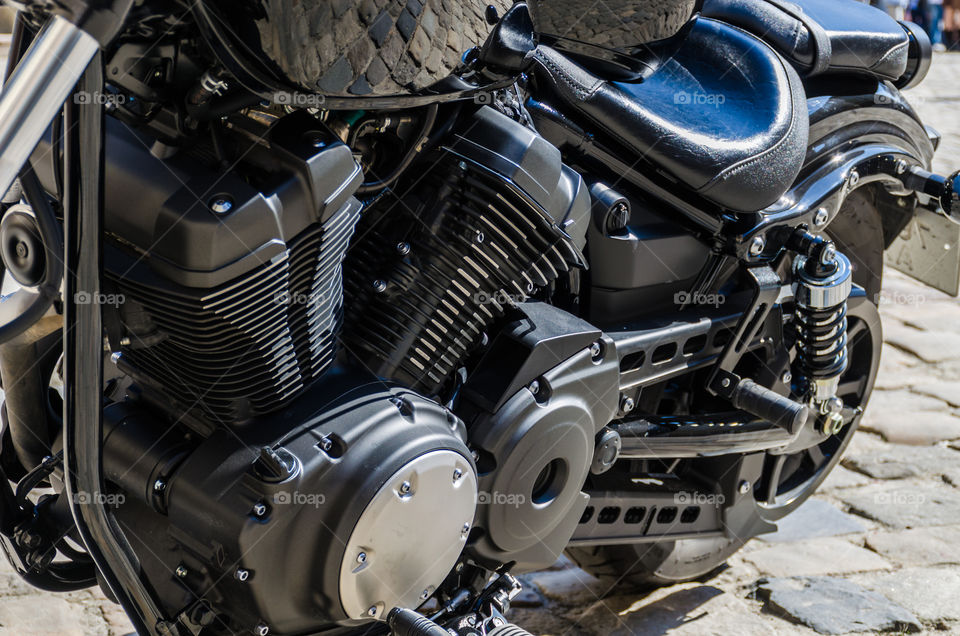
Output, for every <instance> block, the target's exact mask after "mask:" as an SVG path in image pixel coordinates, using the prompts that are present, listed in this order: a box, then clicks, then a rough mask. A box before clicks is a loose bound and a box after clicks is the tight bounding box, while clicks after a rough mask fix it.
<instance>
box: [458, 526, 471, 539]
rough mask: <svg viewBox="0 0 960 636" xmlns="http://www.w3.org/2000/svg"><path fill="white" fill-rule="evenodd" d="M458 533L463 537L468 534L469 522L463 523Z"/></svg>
mask: <svg viewBox="0 0 960 636" xmlns="http://www.w3.org/2000/svg"><path fill="white" fill-rule="evenodd" d="M460 534H461V535H462V536H464V537H465V536H467V535H468V534H470V524H469V523H465V524H463V527H462V528H460Z"/></svg>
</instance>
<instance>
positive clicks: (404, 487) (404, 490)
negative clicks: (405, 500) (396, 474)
mask: <svg viewBox="0 0 960 636" xmlns="http://www.w3.org/2000/svg"><path fill="white" fill-rule="evenodd" d="M412 489H413V486H411V485H410V482H409V481H405V482H403V483H402V484H400V494H401V495H409V494H410V491H411V490H412Z"/></svg>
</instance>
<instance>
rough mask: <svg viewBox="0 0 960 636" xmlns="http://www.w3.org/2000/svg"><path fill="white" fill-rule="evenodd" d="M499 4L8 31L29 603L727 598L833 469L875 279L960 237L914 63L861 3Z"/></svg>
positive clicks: (273, 605) (895, 33) (167, 633)
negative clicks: (697, 584) (563, 569)
mask: <svg viewBox="0 0 960 636" xmlns="http://www.w3.org/2000/svg"><path fill="white" fill-rule="evenodd" d="M493 2H494V4H491V5H489V6H486V5H485V4H484V3H482V2H480V1H479V0H460V1H459V2H458V1H456V0H362V1H358V2H353V1H352V0H300V1H299V2H294V1H292V0H242V1H241V0H196V1H194V0H190V1H188V0H136V1H134V0H42V1H41V0H24V1H22V2H10V3H9V4H13V5H15V6H16V8H17V9H18V10H19V13H18V18H17V21H16V30H15V33H14V37H13V43H12V47H11V53H10V64H9V68H8V73H7V77H8V79H7V81H6V84H5V86H4V88H3V91H2V94H0V192H5V193H6V194H5V196H4V197H3V202H2V212H3V216H2V222H0V255H2V260H3V267H4V270H3V271H4V278H3V282H4V291H5V292H7V293H6V294H5V295H3V296H2V299H0V312H2V314H3V316H2V319H0V322H2V323H3V324H2V326H0V342H2V345H0V373H2V383H3V390H4V407H5V408H4V409H3V411H2V415H3V436H2V453H0V469H2V472H3V474H2V475H0V488H2V490H0V537H2V543H3V547H4V551H5V553H6V555H7V557H8V559H9V560H10V561H11V563H12V564H13V565H14V567H15V568H16V570H17V571H18V572H19V574H20V575H21V576H22V577H23V578H24V579H25V580H26V581H28V582H29V583H30V584H32V585H34V586H36V587H39V588H42V589H46V590H52V591H69V590H76V589H80V588H85V587H89V586H93V585H98V584H99V585H100V587H101V588H102V589H103V590H104V592H105V593H106V594H107V595H108V596H110V597H111V598H112V599H114V600H116V601H117V602H118V603H120V604H121V605H122V606H123V608H124V609H125V610H126V612H127V613H128V614H129V616H130V619H131V621H132V622H133V624H134V625H135V627H136V629H137V631H138V632H139V633H141V634H152V635H157V636H172V635H175V634H176V635H197V634H250V633H252V634H256V635H258V636H264V635H266V634H320V633H322V634H378V633H392V634H396V635H406V636H412V635H433V636H443V635H448V634H454V635H460V636H466V635H484V634H496V635H497V636H516V635H520V634H525V633H526V632H524V631H523V630H522V629H521V628H519V627H517V626H514V625H511V624H509V623H508V620H507V618H506V615H507V612H508V609H509V604H510V601H511V599H512V598H513V597H514V596H515V595H516V593H517V592H519V590H520V584H519V583H518V581H517V579H516V578H515V577H514V575H515V574H517V573H520V572H524V571H531V570H537V569H542V568H545V567H548V566H550V565H551V564H553V563H554V562H555V561H556V560H557V558H558V557H559V556H560V555H561V554H562V553H563V552H564V551H566V553H567V554H568V555H569V556H570V557H571V558H572V559H573V560H574V561H576V563H578V564H579V565H580V566H581V567H583V568H585V569H586V570H587V571H589V572H591V573H593V574H594V575H596V576H597V577H600V578H607V579H609V580H610V582H611V584H612V583H614V582H617V583H619V584H620V585H638V584H668V583H672V582H677V581H683V580H688V579H691V578H695V577H699V576H702V575H704V574H706V573H709V572H711V571H712V570H714V569H715V568H717V567H718V566H719V565H721V564H722V563H723V561H724V560H725V559H726V558H727V557H729V556H730V555H731V554H732V553H733V552H735V551H736V550H738V549H739V548H740V547H741V546H743V545H744V543H745V542H746V541H747V540H749V539H750V538H751V537H754V536H756V535H758V534H761V533H765V532H770V531H773V530H774V529H775V528H776V522H777V520H778V519H780V518H782V517H783V516H785V515H787V514H789V513H790V512H791V511H793V510H794V509H796V508H797V507H798V506H799V505H800V504H801V503H802V502H803V501H804V500H805V499H807V498H808V497H809V496H810V495H811V493H812V492H813V491H814V490H815V489H816V488H817V486H818V485H819V484H820V483H821V482H822V481H823V479H824V478H825V477H826V475H827V473H828V472H829V471H830V470H831V468H833V467H834V466H835V465H836V463H837V462H838V460H839V458H840V456H841V454H842V453H843V451H844V448H845V447H846V446H847V444H848V443H849V442H850V439H851V437H852V436H853V434H854V431H855V430H856V428H857V424H858V421H859V419H860V417H861V415H862V413H863V409H864V407H865V406H866V403H867V400H868V398H869V396H870V392H871V389H872V387H873V383H874V378H875V376H876V373H877V366H878V358H879V354H880V344H881V326H880V318H879V315H878V312H877V303H878V294H879V293H880V283H881V272H882V269H883V265H884V251H885V250H886V249H887V248H889V247H890V246H891V245H892V244H893V243H894V242H895V241H902V242H903V244H902V245H901V247H900V248H898V249H900V253H901V256H902V255H903V254H907V255H908V256H909V255H913V256H914V257H915V258H913V259H912V260H911V259H909V258H907V259H901V260H904V262H907V263H908V264H909V263H914V265H916V263H917V262H918V260H919V259H922V258H926V257H928V256H929V255H928V254H925V253H924V248H923V245H921V243H922V241H919V242H918V241H916V240H913V241H911V240H908V239H904V238H898V237H899V236H900V235H901V233H902V231H903V230H904V228H908V227H913V226H915V225H917V222H916V220H917V219H919V220H922V221H923V223H922V224H926V225H929V224H934V223H946V224H947V225H949V224H951V223H954V222H958V221H960V204H958V194H957V192H958V188H960V178H958V177H957V175H954V176H952V177H949V178H945V177H942V176H938V175H935V174H932V173H930V172H928V170H927V169H928V168H929V166H930V162H931V158H932V156H933V153H934V150H935V149H936V147H937V144H938V142H939V136H938V135H937V133H936V132H935V131H933V130H932V129H930V128H928V127H925V126H924V125H923V124H922V122H921V121H920V119H919V118H918V116H917V115H916V113H915V112H914V110H913V109H912V108H911V107H910V105H909V104H908V103H907V102H906V101H905V100H904V99H903V97H902V96H901V94H900V89H904V88H907V87H910V86H913V85H915V84H917V83H919V82H920V81H921V80H922V79H923V78H924V76H925V74H926V72H927V70H928V68H929V65H930V60H931V53H930V42H929V40H928V39H927V38H926V36H925V35H924V34H923V32H922V31H921V30H919V29H918V28H917V27H915V26H914V25H912V24H908V23H898V22H896V21H894V20H893V19H891V18H889V17H888V16H887V15H886V14H884V13H882V12H881V11H878V10H876V9H874V8H871V7H870V6H868V5H865V4H862V3H860V2H855V1H853V0H798V2H797V3H796V4H795V3H792V2H785V1H781V0H764V1H752V0H706V2H703V1H702V0H604V1H603V2H598V3H596V4H595V5H593V6H589V7H588V6H586V5H589V4H590V3H583V2H573V1H572V0H528V2H526V3H524V2H518V3H516V4H512V5H511V3H510V2H508V1H507V0H493ZM922 224H921V225H922ZM926 225H925V226H926ZM911 250H912V251H911ZM954 252H956V250H954ZM937 256H938V257H939V258H943V255H942V254H941V255H937ZM951 268H952V269H951ZM915 269H916V272H915V273H918V275H919V276H920V277H923V276H924V275H925V274H924V271H929V269H930V268H926V269H925V268H922V267H919V266H917V267H915ZM943 269H944V268H943V267H940V268H938V269H937V271H938V272H939V273H938V276H939V278H938V280H936V281H933V280H932V279H931V278H930V277H929V276H928V277H927V278H928V280H931V282H935V283H937V284H939V285H940V286H941V287H943V288H945V289H948V290H949V291H952V292H953V293H956V291H957V290H956V283H957V275H958V274H960V263H952V264H951V265H950V267H948V268H947V269H949V270H950V271H949V272H948V274H949V275H948V276H947V277H946V279H944V277H943V275H942V272H943Z"/></svg>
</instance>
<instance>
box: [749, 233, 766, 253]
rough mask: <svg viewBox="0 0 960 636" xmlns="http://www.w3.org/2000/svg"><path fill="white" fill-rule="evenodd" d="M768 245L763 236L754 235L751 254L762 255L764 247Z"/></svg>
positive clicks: (751, 242)
mask: <svg viewBox="0 0 960 636" xmlns="http://www.w3.org/2000/svg"><path fill="white" fill-rule="evenodd" d="M766 246H767V241H766V239H764V238H763V237H762V236H754V237H753V239H752V240H751V241H750V256H760V254H762V253H763V248H765V247H766Z"/></svg>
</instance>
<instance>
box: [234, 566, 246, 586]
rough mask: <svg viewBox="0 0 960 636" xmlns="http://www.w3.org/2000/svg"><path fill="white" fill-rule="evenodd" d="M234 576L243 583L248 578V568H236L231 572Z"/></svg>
mask: <svg viewBox="0 0 960 636" xmlns="http://www.w3.org/2000/svg"><path fill="white" fill-rule="evenodd" d="M233 576H234V578H236V579H237V580H238V581H240V582H241V583H243V582H244V581H246V580H247V579H249V578H250V570H245V569H243V568H237V571H236V572H234V573H233Z"/></svg>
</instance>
